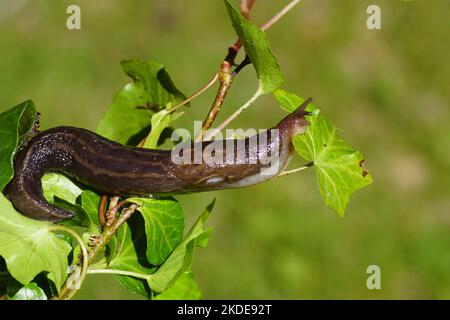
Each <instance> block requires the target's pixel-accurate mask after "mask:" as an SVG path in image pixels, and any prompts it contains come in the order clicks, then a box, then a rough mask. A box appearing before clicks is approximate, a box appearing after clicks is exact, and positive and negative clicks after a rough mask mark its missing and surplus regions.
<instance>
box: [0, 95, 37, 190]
mask: <svg viewBox="0 0 450 320" xmlns="http://www.w3.org/2000/svg"><path fill="white" fill-rule="evenodd" d="M35 115H36V109H35V107H34V103H33V102H32V101H31V100H27V101H25V102H23V103H21V104H19V105H17V106H15V107H14V108H11V109H9V110H8V111H5V112H3V113H1V114H0V191H2V190H3V189H4V188H5V186H6V185H7V184H8V182H9V181H10V180H11V178H12V177H13V175H14V168H13V160H14V155H15V153H16V151H17V149H18V145H19V142H20V139H21V138H22V137H23V136H24V135H25V134H26V133H28V132H29V131H30V129H31V128H32V127H33V124H34V121H35Z"/></svg>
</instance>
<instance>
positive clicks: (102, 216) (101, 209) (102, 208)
mask: <svg viewBox="0 0 450 320" xmlns="http://www.w3.org/2000/svg"><path fill="white" fill-rule="evenodd" d="M107 201H108V196H107V195H106V194H104V195H102V198H101V199H100V205H99V206H98V220H99V222H100V225H101V226H102V227H103V226H104V225H105V224H106V202H107Z"/></svg>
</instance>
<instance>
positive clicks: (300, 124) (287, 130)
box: [277, 98, 312, 139]
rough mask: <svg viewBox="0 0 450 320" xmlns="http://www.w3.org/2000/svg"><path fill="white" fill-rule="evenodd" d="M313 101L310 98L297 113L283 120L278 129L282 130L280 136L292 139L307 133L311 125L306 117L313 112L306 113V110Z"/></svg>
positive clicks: (294, 112)
mask: <svg viewBox="0 0 450 320" xmlns="http://www.w3.org/2000/svg"><path fill="white" fill-rule="evenodd" d="M311 101H312V98H308V99H307V100H305V102H303V103H302V104H301V105H300V106H299V107H298V108H297V109H296V110H295V111H293V112H292V113H291V114H289V115H288V116H287V117H286V118H284V119H283V120H281V122H280V123H279V124H278V125H277V128H278V129H279V130H280V135H281V136H282V137H285V138H287V139H292V138H293V137H294V136H295V135H298V134H302V133H305V131H306V128H307V127H308V125H309V124H310V123H309V121H308V120H306V118H305V116H306V115H308V116H310V115H311V112H309V111H306V110H305V109H306V107H307V106H308V104H310V103H311Z"/></svg>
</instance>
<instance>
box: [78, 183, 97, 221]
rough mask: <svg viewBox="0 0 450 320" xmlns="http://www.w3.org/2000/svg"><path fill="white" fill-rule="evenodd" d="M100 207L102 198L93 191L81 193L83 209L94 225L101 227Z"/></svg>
mask: <svg viewBox="0 0 450 320" xmlns="http://www.w3.org/2000/svg"><path fill="white" fill-rule="evenodd" d="M99 205H100V196H99V195H98V194H96V193H95V192H94V191H91V190H83V191H82V193H81V207H82V208H83V209H84V211H85V212H86V214H87V216H88V217H89V219H90V220H91V222H92V223H93V224H95V225H96V226H98V227H100V221H99V218H98V207H99Z"/></svg>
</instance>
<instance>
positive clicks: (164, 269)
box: [148, 200, 215, 292]
mask: <svg viewBox="0 0 450 320" xmlns="http://www.w3.org/2000/svg"><path fill="white" fill-rule="evenodd" d="M214 203H215V200H214V201H213V202H211V204H210V205H209V206H208V207H207V208H206V210H205V211H204V212H203V213H202V214H201V215H200V217H199V218H198V219H197V221H196V222H195V224H194V226H193V227H192V228H191V230H190V231H189V232H188V233H187V235H186V236H185V238H184V240H183V242H181V243H180V244H179V245H178V246H177V247H176V248H175V250H173V252H172V253H171V254H170V256H169V257H168V258H167V260H166V261H165V262H164V264H163V265H162V266H161V267H159V269H158V270H157V271H156V272H155V273H154V274H152V275H150V276H149V277H148V284H149V286H150V288H151V289H152V290H153V291H155V292H163V291H165V290H167V289H168V288H169V287H170V286H172V285H173V284H174V283H175V281H177V279H178V278H179V277H180V275H181V274H182V273H183V272H185V271H187V270H189V269H190V266H191V262H192V257H193V255H194V249H195V247H196V246H197V245H198V243H197V241H198V240H199V239H201V244H202V245H204V244H205V237H206V235H208V236H209V235H210V234H211V228H209V229H207V230H205V229H204V223H205V221H206V219H207V218H208V216H209V214H210V213H211V211H212V209H213V208H214Z"/></svg>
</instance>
